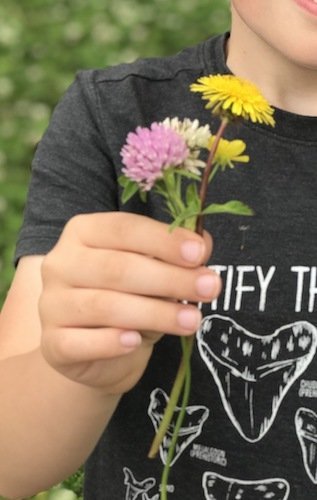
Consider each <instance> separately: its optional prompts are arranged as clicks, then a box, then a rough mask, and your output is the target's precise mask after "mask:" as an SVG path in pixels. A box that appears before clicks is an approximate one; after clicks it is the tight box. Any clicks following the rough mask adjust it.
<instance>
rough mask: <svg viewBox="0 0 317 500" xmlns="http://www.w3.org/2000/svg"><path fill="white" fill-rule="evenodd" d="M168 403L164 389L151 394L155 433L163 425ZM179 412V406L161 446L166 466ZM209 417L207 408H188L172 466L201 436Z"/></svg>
mask: <svg viewBox="0 0 317 500" xmlns="http://www.w3.org/2000/svg"><path fill="white" fill-rule="evenodd" d="M167 402H168V396H167V395H166V393H165V392H164V391H163V390H162V389H159V388H157V389H155V390H154V391H153V392H152V393H151V397H150V404H149V408H148V415H149V417H150V419H151V420H152V423H153V425H154V429H155V431H157V429H158V427H159V425H160V423H161V420H162V418H163V414H164V410H165V408H166V405H167ZM179 411H180V408H179V407H178V406H177V407H176V408H175V411H174V415H173V419H172V421H171V423H170V425H169V428H168V430H167V433H166V435H165V437H164V439H163V442H162V444H161V446H160V457H161V460H162V462H163V463H164V464H165V463H166V458H167V453H168V448H169V445H170V442H171V439H172V435H173V431H174V426H175V423H176V419H177V416H178V414H179ZM208 416H209V410H208V408H206V406H188V407H187V408H186V414H185V418H184V421H183V425H182V427H181V429H180V432H179V436H178V441H177V445H176V449H175V455H174V458H173V460H172V462H171V465H173V464H174V463H175V462H176V460H177V459H178V458H179V457H180V455H181V454H182V453H183V451H184V450H185V449H186V448H187V447H188V446H189V444H190V443H191V442H192V441H193V440H194V439H195V438H196V437H197V436H199V435H200V434H201V432H202V429H203V425H204V422H205V421H206V420H207V418H208Z"/></svg>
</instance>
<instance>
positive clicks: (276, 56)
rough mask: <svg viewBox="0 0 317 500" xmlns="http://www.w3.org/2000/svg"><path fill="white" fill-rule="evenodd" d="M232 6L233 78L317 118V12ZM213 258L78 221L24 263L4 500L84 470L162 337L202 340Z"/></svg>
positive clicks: (309, 1)
mask: <svg viewBox="0 0 317 500" xmlns="http://www.w3.org/2000/svg"><path fill="white" fill-rule="evenodd" d="M231 3H232V14H233V16H232V30H231V38H230V41H229V43H228V47H227V53H228V58H227V64H228V66H229V68H230V69H231V70H232V71H233V72H234V73H235V74H237V75H238V76H242V77H246V78H248V79H250V80H252V81H254V82H255V83H256V84H257V85H258V86H259V87H260V88H261V90H262V92H263V93H264V94H265V96H266V97H267V98H268V99H269V101H270V102H271V103H272V104H273V105H275V106H277V107H280V108H282V109H285V110H288V111H291V112H294V113H298V114H304V115H305V114H306V115H313V116H317V4H316V3H315V2H314V1H313V0H278V1H277V0H232V2H231ZM299 4H303V5H304V6H303V5H299ZM100 228H103V230H102V231H101V230H100ZM122 235H124V238H123V237H122ZM158 241H159V242H160V245H157V243H156V242H158ZM211 251H212V242H211V238H210V237H209V236H208V235H205V236H204V238H201V237H199V236H198V235H196V234H193V233H191V232H189V231H186V230H184V229H177V230H175V231H174V232H172V233H169V232H168V229H167V226H166V225H164V224H162V223H159V222H157V221H154V220H151V219H148V218H146V217H141V216H138V215H132V214H124V213H107V214H91V215H84V216H77V217H75V218H74V219H72V220H71V221H70V222H69V223H68V224H67V225H66V227H65V229H64V231H63V233H62V236H61V238H60V240H59V242H58V244H57V245H56V246H55V248H54V249H53V250H52V251H51V252H50V253H49V254H48V255H47V256H46V257H43V256H32V257H24V258H22V259H21V261H20V263H19V265H18V268H17V271H16V275H15V278H14V281H13V284H12V287H11V290H10V292H9V294H8V298H7V301H6V303H5V305H4V307H3V310H2V313H1V316H0V357H1V359H2V361H1V363H0V394H1V397H0V398H1V399H0V401H1V413H0V414H1V421H0V442H1V457H2V459H1V466H0V494H2V495H5V496H7V497H17V496H24V497H25V496H29V495H31V494H34V493H35V492H37V491H39V490H41V489H44V488H47V487H48V486H49V485H51V484H54V483H56V482H58V481H60V480H61V479H62V478H64V477H66V476H67V475H69V474H70V473H71V472H72V471H74V470H76V469H77V467H78V466H79V465H81V463H82V462H83V461H84V460H85V458H86V457H87V456H88V454H89V453H90V452H91V451H92V449H93V448H94V446H95V444H96V442H97V441H98V439H99V437H100V435H101V433H102V431H103V429H104V426H105V424H106V422H107V421H108V419H109V418H110V417H111V415H112V413H113V411H114V409H115V407H116V404H117V403H118V401H119V399H120V395H121V394H122V393H124V392H126V391H128V390H129V389H130V388H131V387H132V386H133V385H134V384H135V383H136V382H137V381H138V379H139V378H140V376H141V375H142V373H143V371H144V369H145V367H146V365H147V362H148V360H149V358H150V356H151V352H152V347H153V345H154V343H155V342H157V341H158V340H159V339H160V337H161V336H162V332H169V333H170V334H173V335H189V334H191V333H192V332H193V331H194V330H195V329H196V328H197V326H198V324H199V321H200V313H199V311H198V309H197V308H196V307H194V306H191V305H187V306H186V305H182V304H180V303H179V302H178V301H180V300H182V299H187V300H189V301H191V302H196V301H205V302H210V301H211V300H213V299H214V298H215V297H216V296H217V295H218V294H219V292H220V289H221V283H220V279H219V278H218V277H217V276H215V275H214V274H213V273H212V271H210V270H209V269H207V268H206V267H204V263H205V262H206V261H207V259H208V257H209V255H210V254H211ZM83 261H84V262H85V264H86V265H85V267H83V266H82V262H83ZM116 269H120V273H118V272H116V271H115V270H116ZM136 270H137V272H136ZM177 300H178V301H177ZM119 304H120V306H119ZM122 309H124V310H125V317H124V321H125V323H124V324H122V315H121V314H120V311H121V310H122ZM119 318H120V321H119Z"/></svg>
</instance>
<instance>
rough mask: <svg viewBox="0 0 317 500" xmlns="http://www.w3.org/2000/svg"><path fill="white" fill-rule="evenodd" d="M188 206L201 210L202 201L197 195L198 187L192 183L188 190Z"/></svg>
mask: <svg viewBox="0 0 317 500" xmlns="http://www.w3.org/2000/svg"><path fill="white" fill-rule="evenodd" d="M186 204H187V206H191V207H192V206H195V207H196V208H197V209H200V199H199V195H198V193H197V185H196V184H195V183H193V182H191V183H190V184H189V185H188V186H187V189H186Z"/></svg>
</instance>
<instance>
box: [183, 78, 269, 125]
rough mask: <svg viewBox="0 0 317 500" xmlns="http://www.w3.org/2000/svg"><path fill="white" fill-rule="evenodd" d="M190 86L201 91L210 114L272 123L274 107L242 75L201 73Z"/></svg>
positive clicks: (194, 90)
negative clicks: (201, 75)
mask: <svg viewBox="0 0 317 500" xmlns="http://www.w3.org/2000/svg"><path fill="white" fill-rule="evenodd" d="M190 90H191V91H192V92H201V93H202V98H203V99H205V100H207V101H208V103H207V105H206V108H208V109H211V110H212V113H213V114H216V115H217V114H218V115H220V116H223V117H227V118H228V119H234V118H242V119H244V120H251V121H252V122H253V123H256V122H258V123H264V124H266V125H271V126H274V125H275V120H274V118H273V113H274V109H273V108H272V107H271V106H270V105H269V103H268V102H267V100H266V99H265V98H264V97H263V95H262V94H261V93H260V92H259V90H258V89H257V87H256V86H255V85H254V84H253V83H251V82H249V81H247V80H244V79H243V78H239V77H237V76H234V75H209V76H203V77H201V78H198V80H197V82H196V83H193V84H192V85H191V86H190Z"/></svg>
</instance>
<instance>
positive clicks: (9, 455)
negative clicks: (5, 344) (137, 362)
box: [0, 350, 119, 498]
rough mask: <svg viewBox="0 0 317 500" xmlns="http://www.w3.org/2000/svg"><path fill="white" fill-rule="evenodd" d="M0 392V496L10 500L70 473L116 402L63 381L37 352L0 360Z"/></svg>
mask: <svg viewBox="0 0 317 500" xmlns="http://www.w3.org/2000/svg"><path fill="white" fill-rule="evenodd" d="M0 393H1V412H0V443H1V458H0V495H3V496H5V497H9V498H17V497H23V498H25V497H27V496H30V495H32V494H35V493H37V492H38V491H41V490H43V489H46V488H48V487H49V486H50V485H52V484H55V483H57V482H59V481H61V480H62V479H63V478H65V477H67V476H68V475H70V474H71V473H72V472H74V471H75V470H76V469H77V468H78V467H79V466H80V465H81V464H82V463H83V462H84V461H85V459H86V458H87V456H88V455H89V453H90V452H91V451H92V450H93V448H94V446H95V444H96V442H97V441H98V438H99V437H100V435H101V433H102V431H103V429H104V427H105V426H106V425H107V422H108V421H109V419H110V418H111V415H112V413H113V411H114V410H115V408H116V405H117V403H118V400H119V396H105V394H104V393H102V392H101V391H100V392H99V391H98V390H97V389H93V388H90V387H87V386H84V385H81V384H78V383H75V382H72V381H70V380H68V379H67V378H65V377H64V376H63V375H60V374H59V373H57V372H56V371H55V370H53V369H52V368H50V367H49V365H48V364H47V363H46V361H45V360H44V359H43V357H42V355H41V353H40V351H39V350H36V351H33V352H30V353H28V354H24V355H21V356H16V357H14V358H10V359H8V360H5V361H1V364H0Z"/></svg>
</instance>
